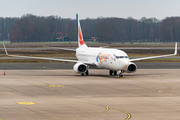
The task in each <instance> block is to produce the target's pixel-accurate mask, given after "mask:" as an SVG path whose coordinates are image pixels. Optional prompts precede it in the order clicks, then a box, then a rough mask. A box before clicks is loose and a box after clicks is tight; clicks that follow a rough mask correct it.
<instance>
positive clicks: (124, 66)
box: [119, 59, 129, 70]
mask: <svg viewBox="0 0 180 120" xmlns="http://www.w3.org/2000/svg"><path fill="white" fill-rule="evenodd" d="M119 66H120V70H126V69H127V68H128V66H129V60H128V59H124V60H120V61H119Z"/></svg>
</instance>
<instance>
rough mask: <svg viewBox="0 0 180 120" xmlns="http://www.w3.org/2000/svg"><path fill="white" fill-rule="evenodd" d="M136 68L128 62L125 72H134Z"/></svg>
mask: <svg viewBox="0 0 180 120" xmlns="http://www.w3.org/2000/svg"><path fill="white" fill-rule="evenodd" d="M136 70H137V66H136V64H135V63H132V62H130V64H129V66H128V68H127V70H126V72H127V73H134V72H136Z"/></svg>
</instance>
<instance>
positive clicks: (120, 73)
mask: <svg viewBox="0 0 180 120" xmlns="http://www.w3.org/2000/svg"><path fill="white" fill-rule="evenodd" d="M122 73H124V71H123V70H120V71H119V75H118V77H119V78H123V74H122Z"/></svg>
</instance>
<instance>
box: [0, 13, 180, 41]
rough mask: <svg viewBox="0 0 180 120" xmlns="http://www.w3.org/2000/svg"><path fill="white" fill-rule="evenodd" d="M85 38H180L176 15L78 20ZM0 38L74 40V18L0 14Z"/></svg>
mask: <svg viewBox="0 0 180 120" xmlns="http://www.w3.org/2000/svg"><path fill="white" fill-rule="evenodd" d="M81 27H82V30H83V36H84V39H85V40H90V39H91V37H96V38H97V41H99V42H106V43H112V42H122V43H124V42H175V41H180V17H169V18H165V19H163V20H161V21H160V20H158V19H156V18H145V17H143V18H141V19H140V20H137V19H133V18H131V17H129V18H127V19H124V18H102V17H99V18H97V19H90V18H87V19H84V20H81ZM0 40H1V41H2V40H10V41H11V42H12V43H18V42H44V41H57V40H58V41H60V40H64V41H76V40H77V28H76V20H75V19H64V18H61V17H58V16H48V17H43V16H35V15H32V14H26V15H23V16H22V17H21V18H0Z"/></svg>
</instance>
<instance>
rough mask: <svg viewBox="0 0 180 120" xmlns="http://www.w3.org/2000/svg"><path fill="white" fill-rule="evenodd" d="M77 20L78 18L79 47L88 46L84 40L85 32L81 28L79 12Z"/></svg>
mask: <svg viewBox="0 0 180 120" xmlns="http://www.w3.org/2000/svg"><path fill="white" fill-rule="evenodd" d="M76 20H77V33H78V47H79V48H86V47H87V45H86V44H85V42H84V39H83V34H82V30H81V25H80V22H79V19H78V14H76Z"/></svg>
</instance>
